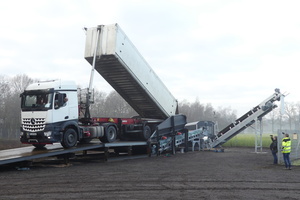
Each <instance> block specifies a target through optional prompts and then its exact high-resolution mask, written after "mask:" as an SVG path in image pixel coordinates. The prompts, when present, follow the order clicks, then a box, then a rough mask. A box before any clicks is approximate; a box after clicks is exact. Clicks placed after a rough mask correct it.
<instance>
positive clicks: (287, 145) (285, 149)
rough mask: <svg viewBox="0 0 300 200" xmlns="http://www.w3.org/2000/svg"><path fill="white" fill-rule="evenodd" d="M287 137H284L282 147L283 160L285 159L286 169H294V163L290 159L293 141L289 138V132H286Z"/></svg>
mask: <svg viewBox="0 0 300 200" xmlns="http://www.w3.org/2000/svg"><path fill="white" fill-rule="evenodd" d="M284 136H285V137H284V138H283V139H282V148H281V152H282V155H283V160H284V164H285V168H286V169H292V168H291V167H292V164H291V160H290V153H291V150H292V142H291V139H290V138H289V134H287V133H286V134H285V135H284Z"/></svg>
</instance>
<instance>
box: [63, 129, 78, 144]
mask: <svg viewBox="0 0 300 200" xmlns="http://www.w3.org/2000/svg"><path fill="white" fill-rule="evenodd" d="M76 144H77V132H76V131H75V130H74V129H72V128H69V129H67V130H66V131H65V132H64V134H63V139H62V142H61V145H62V146H63V147H64V148H70V147H74V146H76Z"/></svg>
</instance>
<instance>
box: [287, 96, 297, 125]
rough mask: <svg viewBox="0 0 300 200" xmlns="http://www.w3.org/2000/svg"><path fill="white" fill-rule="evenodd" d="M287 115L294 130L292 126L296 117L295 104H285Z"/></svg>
mask: <svg viewBox="0 0 300 200" xmlns="http://www.w3.org/2000/svg"><path fill="white" fill-rule="evenodd" d="M285 115H286V116H287V120H288V124H289V128H290V129H292V124H293V121H294V120H295V116H296V106H295V104H294V103H288V102H286V103H285Z"/></svg>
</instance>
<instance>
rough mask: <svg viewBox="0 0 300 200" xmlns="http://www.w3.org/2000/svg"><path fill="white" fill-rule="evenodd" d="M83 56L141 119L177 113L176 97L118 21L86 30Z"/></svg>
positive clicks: (164, 116) (158, 117) (157, 117)
mask: <svg viewBox="0 0 300 200" xmlns="http://www.w3.org/2000/svg"><path fill="white" fill-rule="evenodd" d="M86 34H87V36H86V46H85V59H86V60H87V61H88V62H89V63H91V64H93V57H94V54H95V52H97V53H96V63H95V70H96V71H97V72H98V73H99V74H101V76H102V77H103V78H104V79H105V80H106V81H107V82H108V83H109V84H110V85H111V86H112V87H113V88H114V89H115V90H116V91H117V92H118V93H119V94H120V95H121V96H122V97H123V98H124V99H125V100H126V101H127V103H128V104H129V105H130V106H131V107H132V108H133V109H134V110H135V111H136V112H137V113H138V114H139V115H140V117H142V118H154V119H166V118H168V117H170V116H172V115H175V114H177V113H178V108H177V100H176V99H175V98H174V97H173V95H172V94H171V93H170V92H169V90H168V89H167V88H166V86H165V85H164V84H163V82H162V81H161V80H160V79H159V77H158V76H157V75H156V73H155V72H154V71H153V70H152V68H151V67H150V66H149V64H148V63H147V62H146V61H145V59H144V58H143V57H142V56H141V54H140V53H139V52H138V50H137V49H136V47H135V46H134V45H133V44H132V43H131V41H130V40H129V39H128V37H127V36H126V35H125V33H124V32H123V31H122V30H121V28H120V27H119V25H118V24H111V25H100V26H97V27H94V28H89V29H87V32H86ZM97 43H98V44H100V45H98V46H97V45H96V44H97Z"/></svg>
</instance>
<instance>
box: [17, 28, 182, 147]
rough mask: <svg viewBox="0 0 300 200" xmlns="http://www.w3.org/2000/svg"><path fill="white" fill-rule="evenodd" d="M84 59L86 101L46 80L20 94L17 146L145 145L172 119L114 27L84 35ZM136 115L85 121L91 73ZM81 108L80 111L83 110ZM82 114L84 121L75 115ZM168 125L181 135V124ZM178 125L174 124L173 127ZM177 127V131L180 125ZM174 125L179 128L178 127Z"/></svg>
mask: <svg viewBox="0 0 300 200" xmlns="http://www.w3.org/2000/svg"><path fill="white" fill-rule="evenodd" d="M86 33H87V36H86V49H85V58H86V60H87V61H89V62H90V63H91V64H92V72H91V78H90V85H89V88H88V90H87V93H86V95H85V96H86V100H85V101H81V98H79V97H81V96H82V95H81V94H80V92H79V91H83V90H77V86H76V84H75V82H72V81H61V80H52V81H45V82H37V83H33V84H31V85H29V86H28V87H27V88H26V89H25V90H24V92H23V93H22V94H21V110H22V111H21V134H20V140H21V142H22V143H28V144H32V145H33V146H35V147H37V148H41V147H44V146H45V145H46V144H53V143H55V142H60V143H61V144H62V146H63V147H65V148H69V147H73V146H76V145H77V142H81V143H87V142H89V141H91V140H92V139H94V138H99V139H100V140H101V141H102V142H105V143H111V142H114V141H115V140H116V139H121V140H132V139H133V140H144V141H146V140H148V139H149V137H150V136H151V134H152V133H153V132H154V131H155V130H156V127H157V126H158V125H159V124H160V123H162V122H163V121H164V120H168V119H169V118H171V117H174V116H177V113H178V110H177V101H176V99H175V98H174V97H173V96H172V95H171V93H170V92H169V91H168V90H167V88H166V87H165V85H164V84H163V83H162V82H161V80H160V79H159V78H158V77H157V75H156V74H155V73H154V72H153V70H152V69H151V68H150V66H149V65H148V64H147V62H146V61H145V60H144V58H143V57H142V56H141V55H140V53H139V52H138V51H137V49H136V48H135V47H134V45H133V44H132V43H131V42H130V40H129V39H128V38H127V36H126V35H125V34H124V32H123V31H122V30H121V29H120V27H119V26H118V25H117V24H113V25H101V26H97V27H95V28H90V29H87V32H86ZM95 69H96V71H97V72H98V73H99V74H101V75H102V76H103V77H104V78H105V79H106V80H107V81H108V83H109V84H111V85H112V87H113V88H115V90H116V91H117V92H118V93H119V94H120V95H121V96H122V97H123V98H124V99H125V100H126V101H127V102H128V103H129V104H130V105H131V106H132V107H133V108H134V109H135V110H136V112H137V113H138V114H139V115H140V116H139V117H135V118H118V117H114V118H112V117H91V116H90V112H89V109H90V102H91V99H90V98H91V96H92V95H91V90H92V83H93V74H94V70H95ZM83 104H84V105H83ZM81 109H84V110H85V114H84V117H83V116H81V115H80V113H81V111H80V110H81ZM180 116H182V115H178V119H180V120H179V121H176V122H175V124H174V123H172V124H169V127H167V128H169V129H172V130H173V131H172V133H173V132H174V131H175V132H177V131H181V130H182V129H183V128H184V124H186V118H185V117H180ZM177 123H178V124H177ZM182 124H183V125H182ZM179 125H180V126H179Z"/></svg>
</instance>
